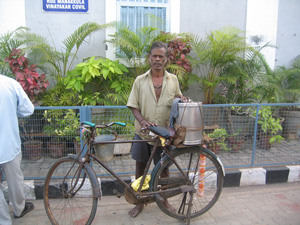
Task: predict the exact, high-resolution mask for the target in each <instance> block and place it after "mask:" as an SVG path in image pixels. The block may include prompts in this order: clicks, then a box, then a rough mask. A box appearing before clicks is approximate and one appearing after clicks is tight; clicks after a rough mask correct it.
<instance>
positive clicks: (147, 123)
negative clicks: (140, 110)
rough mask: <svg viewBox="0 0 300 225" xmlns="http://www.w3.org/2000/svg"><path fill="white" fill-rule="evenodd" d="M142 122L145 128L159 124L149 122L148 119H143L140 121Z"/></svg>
mask: <svg viewBox="0 0 300 225" xmlns="http://www.w3.org/2000/svg"><path fill="white" fill-rule="evenodd" d="M140 124H141V127H145V128H148V127H151V126H157V124H156V123H151V122H148V121H147V120H144V119H143V120H142V121H140Z"/></svg>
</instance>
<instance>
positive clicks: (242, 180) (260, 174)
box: [223, 165, 300, 187]
mask: <svg viewBox="0 0 300 225" xmlns="http://www.w3.org/2000/svg"><path fill="white" fill-rule="evenodd" d="M225 172H226V173H225V179H224V185H223V187H239V186H253V185H266V184H275V183H287V182H298V181H300V165H293V166H280V167H260V168H249V169H237V170H229V171H225Z"/></svg>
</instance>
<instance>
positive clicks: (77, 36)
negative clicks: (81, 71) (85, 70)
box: [27, 22, 111, 82]
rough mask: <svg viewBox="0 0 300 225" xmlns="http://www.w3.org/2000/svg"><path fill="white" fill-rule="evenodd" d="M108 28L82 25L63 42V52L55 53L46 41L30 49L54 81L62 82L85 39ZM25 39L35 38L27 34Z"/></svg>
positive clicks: (107, 25) (90, 23)
mask: <svg viewBox="0 0 300 225" xmlns="http://www.w3.org/2000/svg"><path fill="white" fill-rule="evenodd" d="M109 26H111V24H109V23H108V24H103V25H99V24H97V23H95V22H87V23H84V24H83V25H81V26H80V27H79V28H78V29H76V30H75V31H74V32H73V33H72V34H71V35H70V36H68V37H67V38H66V39H65V40H64V41H63V44H64V48H63V49H64V50H63V51H57V50H56V49H55V48H54V47H52V46H51V45H49V44H48V42H47V41H46V40H44V41H41V42H38V43H35V44H32V45H31V49H32V50H34V51H35V53H38V54H39V56H40V57H42V59H43V60H44V62H45V63H46V66H47V68H48V69H49V70H50V74H51V75H52V76H54V77H55V79H56V81H57V82H62V81H63V78H64V77H66V74H67V72H68V71H69V70H71V68H72V67H73V62H74V60H75V59H76V57H77V53H78V51H79V48H80V47H81V46H82V45H83V44H84V43H86V38H87V37H88V36H90V35H92V34H93V33H95V32H97V31H99V30H103V29H105V28H108V27H109ZM27 38H29V39H30V38H32V39H36V38H37V36H36V35H34V34H28V37H27Z"/></svg>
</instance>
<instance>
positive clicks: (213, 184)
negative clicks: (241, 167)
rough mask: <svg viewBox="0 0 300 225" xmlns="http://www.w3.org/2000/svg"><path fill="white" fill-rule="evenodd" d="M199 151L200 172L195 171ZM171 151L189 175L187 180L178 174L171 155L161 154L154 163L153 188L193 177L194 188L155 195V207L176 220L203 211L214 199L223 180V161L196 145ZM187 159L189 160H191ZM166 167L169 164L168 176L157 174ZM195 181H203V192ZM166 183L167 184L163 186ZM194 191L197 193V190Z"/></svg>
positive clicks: (181, 181)
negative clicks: (162, 176)
mask: <svg viewBox="0 0 300 225" xmlns="http://www.w3.org/2000/svg"><path fill="white" fill-rule="evenodd" d="M199 154H200V155H202V157H203V156H205V172H204V173H199V163H198V168H196V166H197V161H198V159H199ZM172 155H173V157H174V158H175V160H176V162H177V163H178V164H179V165H180V167H181V169H182V170H183V171H184V172H185V173H186V174H188V175H189V176H188V177H189V181H187V180H186V179H185V178H184V176H183V175H182V174H180V172H179V170H178V168H177V167H176V166H175V164H174V163H173V162H172V161H171V159H170V158H169V157H165V158H164V159H163V163H162V164H161V163H158V164H157V166H156V168H155V169H154V175H153V183H152V189H153V191H160V190H168V189H170V188H176V187H179V186H181V187H184V185H189V184H192V182H191V181H192V179H194V183H193V184H194V185H193V186H194V188H193V190H191V191H188V192H182V191H177V192H176V193H173V194H169V196H167V194H160V196H161V197H162V198H161V197H156V199H155V201H156V203H157V205H158V207H159V208H160V209H161V210H162V211H163V212H164V213H166V214H167V215H169V216H171V217H174V218H177V219H180V220H186V219H189V218H195V217H198V216H200V215H202V214H204V213H205V212H207V211H208V210H209V209H210V208H211V207H212V206H213V205H214V204H215V203H216V201H217V200H218V198H219V196H220V194H221V192H222V188H223V182H224V172H223V165H222V164H221V163H220V162H219V161H218V159H217V157H216V156H215V155H214V154H213V153H211V152H210V151H209V150H207V149H205V148H202V147H200V146H198V147H191V148H182V149H175V150H174V152H172ZM193 159H194V160H193ZM202 159H203V158H202ZM189 162H191V164H190V163H189ZM202 164H203V163H202ZM189 165H191V166H189ZM166 167H168V168H169V173H170V174H169V177H168V178H161V173H162V171H163V169H164V168H166ZM202 168H203V165H202ZM194 171H198V172H194ZM201 172H203V171H201ZM199 182H200V183H203V184H204V190H203V192H201V190H200V191H199V188H198V187H199V186H198V185H199ZM167 183H168V186H166V185H167ZM202 188H203V186H202ZM198 191H199V192H200V193H198ZM190 198H192V206H191V208H190V212H191V213H190V215H188V210H189V209H188V201H189V200H190ZM166 199H167V200H168V203H169V206H171V208H169V206H168V207H166V205H165V202H164V201H165V200H166Z"/></svg>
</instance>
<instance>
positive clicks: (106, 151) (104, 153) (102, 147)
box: [94, 134, 116, 162]
mask: <svg viewBox="0 0 300 225" xmlns="http://www.w3.org/2000/svg"><path fill="white" fill-rule="evenodd" d="M114 140H116V138H115V136H114V135H110V134H104V135H99V136H97V137H96V138H95V142H98V141H99V142H100V141H114ZM94 148H95V152H96V155H97V156H98V157H99V158H100V159H101V160H103V161H106V162H108V161H110V160H112V159H113V157H114V148H115V144H97V145H95V146H94Z"/></svg>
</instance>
